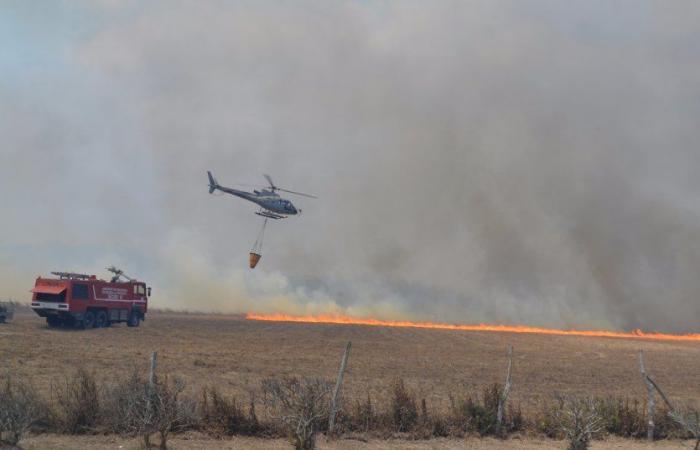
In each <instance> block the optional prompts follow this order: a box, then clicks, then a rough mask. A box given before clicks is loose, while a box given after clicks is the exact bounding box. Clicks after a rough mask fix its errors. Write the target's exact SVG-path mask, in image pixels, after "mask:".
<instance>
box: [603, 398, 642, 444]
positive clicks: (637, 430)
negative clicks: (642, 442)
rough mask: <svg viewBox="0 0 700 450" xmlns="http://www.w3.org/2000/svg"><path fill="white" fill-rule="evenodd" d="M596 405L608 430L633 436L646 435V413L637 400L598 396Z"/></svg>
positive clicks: (625, 435)
mask: <svg viewBox="0 0 700 450" xmlns="http://www.w3.org/2000/svg"><path fill="white" fill-rule="evenodd" d="M595 406H596V410H597V411H598V414H599V415H600V418H601V421H602V425H603V428H604V429H605V431H606V432H608V433H610V434H614V435H616V436H622V437H633V438H639V437H643V436H645V435H646V421H645V413H644V411H643V409H642V408H641V405H640V404H639V402H638V401H637V400H635V401H633V402H630V401H629V400H628V399H624V400H623V399H622V398H613V397H608V398H598V399H596V400H595Z"/></svg>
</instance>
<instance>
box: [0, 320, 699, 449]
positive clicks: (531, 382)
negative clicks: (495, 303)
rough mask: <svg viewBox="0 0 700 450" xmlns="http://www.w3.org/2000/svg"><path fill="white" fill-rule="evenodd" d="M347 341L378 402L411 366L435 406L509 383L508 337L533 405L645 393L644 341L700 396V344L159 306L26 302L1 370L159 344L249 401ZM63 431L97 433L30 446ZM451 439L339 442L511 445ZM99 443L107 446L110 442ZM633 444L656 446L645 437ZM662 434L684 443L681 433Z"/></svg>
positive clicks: (56, 375) (41, 370) (327, 369)
mask: <svg viewBox="0 0 700 450" xmlns="http://www.w3.org/2000/svg"><path fill="white" fill-rule="evenodd" d="M347 341H352V345H353V346H352V351H351V355H350V360H349V364H348V371H347V373H346V378H345V380H346V381H345V385H344V389H345V394H346V396H349V397H356V398H366V396H367V393H368V392H369V393H370V395H371V396H372V398H373V399H376V400H378V403H377V404H383V400H385V399H386V398H387V397H388V391H389V390H388V387H389V386H390V383H391V382H392V380H393V379H394V378H396V377H402V378H403V379H404V380H405V381H406V383H407V385H408V386H409V387H410V389H411V390H413V391H414V392H415V393H416V395H417V397H418V398H425V399H426V402H427V405H428V407H429V408H430V409H433V408H436V409H446V408H447V406H448V405H449V395H450V394H452V395H454V396H457V397H458V396H463V395H466V394H469V393H474V392H477V391H478V390H480V388H481V386H484V385H485V384H488V383H493V382H496V381H499V382H502V379H503V377H504V372H505V365H506V360H505V351H506V346H507V345H508V344H512V345H513V346H514V349H515V350H514V362H513V382H514V386H513V390H512V397H511V398H512V400H513V401H514V402H515V403H519V404H521V406H522V408H523V410H525V411H528V410H533V409H536V408H538V407H539V404H540V403H541V402H542V401H543V399H551V398H552V395H553V394H554V393H557V392H560V393H577V394H589V395H614V396H623V397H627V396H629V397H636V398H640V399H641V398H643V395H644V388H643V385H642V382H641V379H640V375H639V371H638V366H637V352H638V350H639V349H644V351H645V355H646V360H647V367H648V369H649V370H650V372H651V373H652V374H653V375H654V376H655V378H656V379H657V380H658V382H659V384H660V385H661V386H662V387H663V388H665V390H666V391H667V393H668V394H669V395H670V397H672V399H674V400H676V401H679V402H683V403H685V402H690V403H694V404H700V343H692V342H668V341H647V340H634V339H611V338H588V337H586V338H583V337H569V336H541V335H532V334H509V333H495V332H465V331H448V330H429V329H414V328H390V327H372V326H354V325H326V324H302V323H280V322H257V321H248V320H245V319H243V318H241V317H236V316H224V315H197V314H177V313H153V314H150V315H149V317H148V320H147V321H146V322H145V323H143V324H142V326H141V327H140V328H128V327H126V326H124V325H118V326H114V327H112V328H107V329H95V330H88V331H72V330H60V329H59V330H56V329H49V328H47V327H46V325H45V323H44V322H43V320H41V319H40V318H38V317H35V316H33V315H32V313H31V312H21V313H19V314H17V315H16V316H15V319H14V321H13V322H11V323H9V324H6V325H0V361H2V362H3V366H2V369H0V370H3V371H4V370H12V371H14V372H16V373H19V374H21V375H26V376H28V377H30V378H31V379H33V380H34V383H35V384H36V385H37V387H38V388H39V389H40V390H42V391H44V392H45V393H47V392H48V391H49V388H50V386H51V384H52V383H56V382H60V381H61V380H63V379H64V377H66V376H69V375H70V374H71V373H73V372H74V371H75V369H76V367H78V366H84V367H86V368H88V369H89V370H92V371H94V372H95V373H96V375H97V378H98V379H99V380H110V379H113V378H119V377H124V376H125V375H126V374H127V373H128V372H129V371H131V370H133V368H134V367H140V368H143V369H144V370H145V369H146V368H147V366H148V357H149V355H150V352H151V351H154V350H155V351H157V352H158V370H159V373H160V374H168V375H170V376H177V377H180V378H183V379H184V380H185V381H186V382H187V384H188V386H189V387H190V388H192V389H198V388H200V387H203V386H207V385H215V386H217V387H218V388H219V389H220V390H222V391H224V392H228V393H235V394H237V395H240V396H241V398H242V400H244V401H247V399H248V395H249V392H250V391H251V390H255V389H257V388H258V387H259V382H260V380H261V379H263V378H265V377H268V376H279V375H304V376H320V377H327V378H334V377H335V375H336V373H337V368H338V364H339V359H340V356H341V354H342V351H343V349H344V346H345V343H346V342H347ZM52 439H53V441H52ZM65 439H68V440H69V442H72V444H70V445H73V446H74V447H78V446H79V445H78V444H79V442H81V441H80V439H90V438H75V439H78V441H71V439H72V438H70V437H60V436H56V437H53V438H52V437H51V436H39V437H34V438H32V439H30V440H29V441H27V443H28V445H27V448H64V447H62V445H64V444H61V442H63V441H62V440H65ZM94 439H108V438H106V437H103V438H97V437H95V438H94ZM109 439H115V438H109ZM54 441H55V442H54ZM239 441H240V440H239ZM52 442H53V443H52ZM110 442H111V441H110ZM115 442H116V441H115ZM175 442H179V444H178V445H176V446H175V448H204V447H202V445H204V444H201V443H199V444H198V443H197V442H199V441H197V439H194V440H187V441H182V440H180V441H175ZM183 442H184V444H183ZM236 442H238V441H236V440H233V441H229V442H228V443H223V444H221V445H222V446H218V445H219V444H214V443H213V442H212V443H211V444H212V445H213V447H211V448H252V447H251V445H252V444H251V445H248V444H245V443H243V444H240V445H239V444H236ZM240 442H243V441H240ZM246 442H247V441H246ZM251 442H252V441H251ZM256 442H257V441H256ZM441 442H442V443H440V442H437V441H436V442H433V443H432V444H419V443H404V444H400V443H399V442H394V443H393V444H391V445H389V446H386V445H384V444H382V443H381V442H378V443H369V444H362V445H363V446H362V447H355V446H354V445H356V444H353V443H352V442H340V443H335V444H333V445H331V447H332V448H343V449H344V448H348V449H350V448H367V449H375V448H376V449H379V448H426V449H427V448H504V447H498V443H499V442H500V443H501V444H503V442H502V441H494V442H495V444H493V445H495V446H489V445H491V444H489V442H490V441H488V440H483V441H479V444H478V446H476V445H477V444H473V445H474V446H471V447H470V446H467V447H463V445H467V444H466V443H464V442H460V443H455V442H451V441H441ZM616 442H617V443H619V442H620V441H607V442H599V443H597V444H596V446H597V448H627V447H629V446H627V445H623V446H618V445H617V444H616ZM511 443H513V442H512V441H511ZM399 444H400V445H399ZM608 444H609V445H610V446H611V447H607V445H608ZM65 445H68V446H69V447H70V445H69V444H65ZM90 445H92V444H87V447H89V446H90ZM96 445H98V446H100V447H105V448H107V447H109V442H106V441H105V442H102V443H100V444H96ZM258 445H260V446H258ZM285 445H286V444H285V443H284V441H279V442H278V441H263V442H262V443H258V444H256V446H253V447H254V448H285ZM324 445H325V444H324ZM357 445H359V444H357ZM469 445H472V444H469ZM529 445H533V446H532V447H528V446H529ZM549 445H552V446H553V447H551V448H561V445H560V444H559V443H556V442H554V443H549V444H547V445H545V444H544V443H543V444H542V445H537V444H536V443H533V442H526V441H523V442H520V443H519V444H518V445H517V447H518V448H546V447H547V446H549ZM635 445H641V447H639V448H646V447H644V446H643V445H644V444H643V443H636V444H635ZM664 445H669V446H671V447H668V448H683V447H682V445H683V444H682V443H680V442H675V443H665V444H664ZM280 446H281V447H280ZM601 446H603V447H601ZM674 446H676V447H674ZM677 446H681V447H677ZM87 447H86V448H87ZM331 447H329V446H321V448H331ZM506 447H510V445H508V446H506ZM65 448H68V447H65ZM115 448H117V447H115ZM207 448H209V447H207ZM594 448H596V447H594Z"/></svg>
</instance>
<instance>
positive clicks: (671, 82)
mask: <svg viewBox="0 0 700 450" xmlns="http://www.w3.org/2000/svg"><path fill="white" fill-rule="evenodd" d="M698 118H700V6H699V5H698V4H697V3H696V2H691V1H676V2H662V1H654V2H650V1H591V0H586V1H571V2H558V1H544V0H542V1H531V0H518V1H515V0H513V1H505V0H504V1H498V2H494V1H490V0H484V1H430V2H427V1H409V0H407V1H377V2H367V1H349V2H343V1H339V2H326V1H302V2H290V1H225V0H212V1H206V2H200V1H150V2H136V1H128V0H125V1H116V0H103V1H81V0H72V1H71V0H64V1H46V2H26V1H14V0H5V1H2V2H0V136H2V145H0V157H1V164H0V211H2V214H1V215H0V217H1V218H2V221H1V222H0V223H1V225H0V231H1V233H0V298H11V299H16V300H23V301H26V300H28V299H29V293H28V291H29V289H31V287H32V286H33V283H34V278H35V277H36V276H37V275H48V274H49V272H50V271H52V270H73V271H80V272H86V273H95V274H98V275H100V276H104V277H106V276H107V274H106V273H105V270H104V268H105V267H107V266H108V265H112V264H115V265H117V266H119V267H121V268H123V269H124V270H125V272H126V273H128V274H131V275H132V276H136V277H138V278H140V279H143V280H145V281H147V282H148V283H149V284H150V285H151V286H153V297H152V305H153V306H158V307H161V308H174V309H189V310H199V311H222V312H236V313H242V312H248V311H251V312H252V311H254V312H263V313H271V312H283V313H289V314H321V313H325V314H329V313H330V314H345V315H351V316H356V317H375V318H381V319H390V320H391V319H400V320H430V321H438V322H449V323H479V322H488V323H503V324H523V325H534V326H552V327H565V328H605V329H615V330H632V329H636V328H642V329H644V330H648V331H652V330H653V331H667V332H697V331H698V330H697V324H698V323H700V277H699V276H698V267H700V202H699V201H698V198H700V178H698V177H697V176H696V173H697V168H698V167H700V151H698V149H697V143H698V142H699V141H700V127H698ZM207 170H211V171H212V172H213V173H214V175H215V176H216V177H217V179H218V181H219V183H221V184H223V185H227V186H231V187H236V184H237V183H253V184H260V185H262V184H263V183H264V179H263V178H262V174H263V173H268V174H270V175H271V176H272V177H273V179H274V180H275V182H276V183H277V184H278V185H279V186H281V187H286V188H288V189H292V190H299V191H302V192H309V193H312V194H316V195H317V196H318V197H319V198H318V199H317V200H311V199H306V198H302V197H297V198H291V200H292V201H294V203H295V205H296V206H297V207H300V208H302V210H303V214H302V215H301V216H299V217H292V218H289V219H286V220H282V221H276V222H274V223H270V224H268V227H267V231H266V236H265V243H264V248H263V252H262V253H263V257H262V260H261V262H260V264H259V266H258V268H256V269H255V270H250V269H248V268H247V259H248V252H249V251H250V248H251V246H252V244H253V242H254V241H255V238H256V235H257V233H258V231H259V229H260V227H261V225H262V219H261V218H259V217H258V216H255V215H254V214H253V212H254V211H255V210H256V209H255V206H254V205H253V204H250V203H247V202H245V201H243V200H241V199H237V198H233V197H229V196H217V195H209V194H208V193H207V180H206V171H207Z"/></svg>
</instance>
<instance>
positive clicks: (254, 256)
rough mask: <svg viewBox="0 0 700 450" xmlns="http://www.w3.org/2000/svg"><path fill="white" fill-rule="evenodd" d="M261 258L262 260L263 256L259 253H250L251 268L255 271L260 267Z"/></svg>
mask: <svg viewBox="0 0 700 450" xmlns="http://www.w3.org/2000/svg"><path fill="white" fill-rule="evenodd" d="M260 258H262V255H260V254H258V253H253V252H250V268H251V269H255V266H257V265H258V261H260Z"/></svg>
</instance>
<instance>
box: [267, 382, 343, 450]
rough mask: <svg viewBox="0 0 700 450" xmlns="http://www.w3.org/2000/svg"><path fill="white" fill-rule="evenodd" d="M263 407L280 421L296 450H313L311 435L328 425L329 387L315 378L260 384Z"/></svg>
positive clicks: (313, 441)
mask: <svg viewBox="0 0 700 450" xmlns="http://www.w3.org/2000/svg"><path fill="white" fill-rule="evenodd" d="M262 390H263V403H264V404H265V406H266V407H267V411H268V414H270V415H271V416H272V417H273V418H275V419H277V420H279V421H280V423H281V424H282V426H283V427H284V428H285V430H286V432H287V434H288V435H289V437H290V440H291V442H292V444H293V445H294V448H295V449H297V450H313V449H314V448H315V446H316V441H315V434H316V432H317V431H319V430H320V429H321V428H322V427H323V426H324V425H325V424H327V423H328V415H329V409H330V395H331V383H330V382H328V381H326V380H321V379H318V378H302V379H297V378H293V377H287V378H283V379H281V380H280V379H275V378H268V379H266V380H263V383H262Z"/></svg>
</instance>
